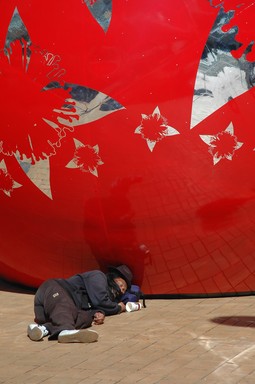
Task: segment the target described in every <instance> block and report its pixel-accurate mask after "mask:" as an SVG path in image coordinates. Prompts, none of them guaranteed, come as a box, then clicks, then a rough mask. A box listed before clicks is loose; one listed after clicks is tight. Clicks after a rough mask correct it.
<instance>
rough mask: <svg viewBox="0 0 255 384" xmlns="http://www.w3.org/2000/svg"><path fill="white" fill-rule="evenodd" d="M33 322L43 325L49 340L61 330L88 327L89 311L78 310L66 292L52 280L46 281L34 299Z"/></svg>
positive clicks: (90, 314)
mask: <svg viewBox="0 0 255 384" xmlns="http://www.w3.org/2000/svg"><path fill="white" fill-rule="evenodd" d="M34 312H35V322H36V323H37V324H40V325H44V326H45V327H46V328H47V329H48V331H49V333H50V337H49V339H52V340H53V339H56V338H57V336H58V334H59V333H60V332H61V331H62V330H70V329H81V328H87V327H90V326H91V324H92V321H93V314H92V312H91V311H84V310H79V309H78V308H77V307H76V306H75V304H74V301H73V299H72V298H71V297H70V296H69V294H68V293H67V291H66V290H65V289H64V288H63V287H61V286H60V284H58V282H57V281H56V280H54V279H50V280H46V281H45V282H44V283H43V284H42V285H41V286H40V287H39V288H38V290H37V292H36V294H35V298H34Z"/></svg>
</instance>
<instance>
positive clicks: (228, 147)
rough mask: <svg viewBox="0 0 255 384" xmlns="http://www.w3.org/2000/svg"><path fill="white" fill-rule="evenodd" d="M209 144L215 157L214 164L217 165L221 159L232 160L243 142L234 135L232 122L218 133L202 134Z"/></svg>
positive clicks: (202, 137) (201, 136)
mask: <svg viewBox="0 0 255 384" xmlns="http://www.w3.org/2000/svg"><path fill="white" fill-rule="evenodd" d="M200 138H201V140H203V141H204V142H205V143H206V144H207V145H208V146H209V149H208V151H209V153H210V154H211V155H212V157H213V164H214V165H216V164H217V163H218V162H219V161H220V160H222V159H227V160H232V158H233V156H234V153H235V151H236V150H238V149H240V148H241V147H242V145H243V143H241V142H239V141H237V137H236V136H235V135H234V127H233V124H232V122H231V123H230V124H229V126H228V127H227V128H226V129H225V131H222V132H219V133H217V135H200Z"/></svg>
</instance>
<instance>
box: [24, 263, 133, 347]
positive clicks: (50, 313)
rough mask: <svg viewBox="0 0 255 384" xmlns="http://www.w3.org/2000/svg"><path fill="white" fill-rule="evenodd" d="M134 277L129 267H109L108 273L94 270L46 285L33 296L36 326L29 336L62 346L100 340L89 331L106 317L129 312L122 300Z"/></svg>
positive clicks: (28, 333)
mask: <svg viewBox="0 0 255 384" xmlns="http://www.w3.org/2000/svg"><path fill="white" fill-rule="evenodd" d="M132 278H133V275H132V272H131V271H130V269H129V268H128V267H127V266H126V265H120V266H118V267H110V268H109V271H108V273H107V274H104V273H103V272H101V271H99V270H93V271H89V272H84V273H80V274H76V275H74V276H71V277H70V278H67V279H61V278H59V279H49V280H46V281H45V282H43V283H42V284H41V285H40V287H39V288H38V290H37V291H36V294H35V297H34V314H35V319H34V321H35V322H34V323H32V324H29V325H28V328H27V335H28V337H29V338H30V339H31V340H33V341H40V340H43V338H44V337H45V336H48V340H58V342H60V343H70V342H82V343H91V342H94V341H97V339H98V333H97V332H96V331H95V330H92V329H87V328H89V327H91V326H92V325H100V324H103V323H104V319H105V316H111V315H116V314H119V313H121V312H125V311H126V306H125V304H124V303H123V302H121V297H122V296H123V294H124V293H125V292H126V291H127V289H128V288H130V286H131V281H132Z"/></svg>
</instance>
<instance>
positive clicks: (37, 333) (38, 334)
mask: <svg viewBox="0 0 255 384" xmlns="http://www.w3.org/2000/svg"><path fill="white" fill-rule="evenodd" d="M48 333H49V332H48V330H47V329H46V327H45V326H44V325H38V324H29V326H28V327H27V335H28V337H29V338H30V339H31V340H33V341H39V340H42V339H43V338H44V337H45V336H47V335H48Z"/></svg>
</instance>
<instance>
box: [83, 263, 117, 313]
mask: <svg viewBox="0 0 255 384" xmlns="http://www.w3.org/2000/svg"><path fill="white" fill-rule="evenodd" d="M81 276H82V278H83V279H84V284H85V287H86V290H87V293H88V296H89V299H90V302H91V304H92V308H93V309H97V310H99V311H103V312H104V313H105V315H106V316H109V315H116V314H117V313H119V312H120V311H121V307H120V305H118V303H116V302H115V301H112V300H111V298H110V297H109V293H108V285H107V278H106V276H105V274H104V273H103V272H101V271H97V270H95V271H90V272H85V273H83V274H81Z"/></svg>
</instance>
